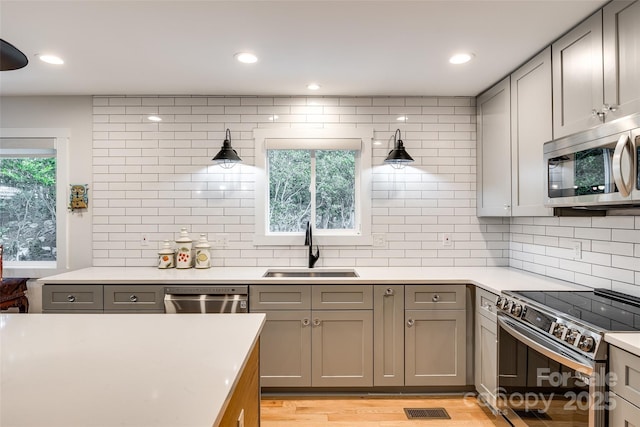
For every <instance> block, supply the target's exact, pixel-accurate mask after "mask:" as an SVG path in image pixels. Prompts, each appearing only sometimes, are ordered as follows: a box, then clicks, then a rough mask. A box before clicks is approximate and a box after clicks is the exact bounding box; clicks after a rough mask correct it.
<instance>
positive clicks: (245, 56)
mask: <svg viewBox="0 0 640 427" xmlns="http://www.w3.org/2000/svg"><path fill="white" fill-rule="evenodd" d="M235 58H236V59H237V60H238V61H240V62H242V63H243V64H253V63H254V62H258V57H257V56H255V55H254V54H253V53H249V52H240V53H236V54H235Z"/></svg>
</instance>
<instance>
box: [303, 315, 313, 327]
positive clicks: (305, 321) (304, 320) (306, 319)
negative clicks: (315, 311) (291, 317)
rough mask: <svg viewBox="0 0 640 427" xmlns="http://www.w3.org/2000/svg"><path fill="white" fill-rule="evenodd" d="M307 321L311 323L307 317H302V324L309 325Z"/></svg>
mask: <svg viewBox="0 0 640 427" xmlns="http://www.w3.org/2000/svg"><path fill="white" fill-rule="evenodd" d="M309 323H311V321H310V320H309V319H308V318H306V317H305V318H304V319H302V326H309Z"/></svg>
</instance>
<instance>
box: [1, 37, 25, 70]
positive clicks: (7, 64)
mask: <svg viewBox="0 0 640 427" xmlns="http://www.w3.org/2000/svg"><path fill="white" fill-rule="evenodd" d="M28 63H29V60H28V59H27V57H26V56H25V54H24V53H22V52H20V50H19V49H18V48H17V47H15V46H14V45H12V44H11V43H8V42H6V41H4V40H2V39H0V71H11V70H18V69H20V68H23V67H26V66H27V64H28Z"/></svg>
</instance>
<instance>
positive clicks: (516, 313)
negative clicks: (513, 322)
mask: <svg viewBox="0 0 640 427" xmlns="http://www.w3.org/2000/svg"><path fill="white" fill-rule="evenodd" d="M511 314H513V315H514V316H516V317H519V316H520V314H522V306H521V305H520V304H514V305H513V306H512V307H511Z"/></svg>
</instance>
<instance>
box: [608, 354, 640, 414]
mask: <svg viewBox="0 0 640 427" xmlns="http://www.w3.org/2000/svg"><path fill="white" fill-rule="evenodd" d="M609 357H610V362H609V368H610V375H611V379H610V384H609V386H610V388H611V393H610V395H609V405H610V408H611V410H610V411H609V426H610V427H632V426H640V357H638V356H636V355H633V354H631V353H629V352H627V351H625V350H622V349H620V348H618V347H614V346H611V347H609Z"/></svg>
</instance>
